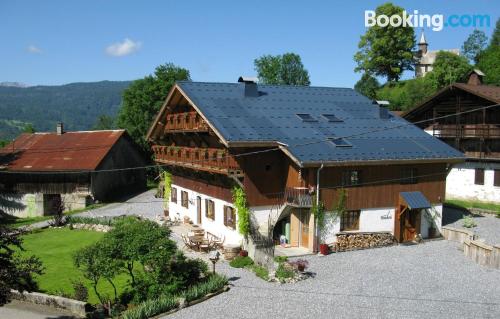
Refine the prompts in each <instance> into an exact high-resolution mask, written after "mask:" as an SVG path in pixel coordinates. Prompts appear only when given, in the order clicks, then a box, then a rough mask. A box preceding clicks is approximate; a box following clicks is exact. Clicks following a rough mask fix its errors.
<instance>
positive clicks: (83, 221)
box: [67, 216, 116, 226]
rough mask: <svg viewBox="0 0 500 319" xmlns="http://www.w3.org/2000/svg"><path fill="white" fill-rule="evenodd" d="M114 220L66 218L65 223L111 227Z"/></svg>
mask: <svg viewBox="0 0 500 319" xmlns="http://www.w3.org/2000/svg"><path fill="white" fill-rule="evenodd" d="M115 219H116V218H112V217H83V216H68V217H67V221H68V223H70V225H71V224H88V225H106V226H113V224H114V223H115Z"/></svg>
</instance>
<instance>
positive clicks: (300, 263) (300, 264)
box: [292, 245, 328, 272]
mask: <svg viewBox="0 0 500 319" xmlns="http://www.w3.org/2000/svg"><path fill="white" fill-rule="evenodd" d="M327 247H328V245H327ZM292 265H293V266H294V267H295V268H297V270H298V271H300V272H304V271H305V270H306V268H307V267H309V262H308V261H307V260H305V259H297V260H296V261H294V262H292Z"/></svg>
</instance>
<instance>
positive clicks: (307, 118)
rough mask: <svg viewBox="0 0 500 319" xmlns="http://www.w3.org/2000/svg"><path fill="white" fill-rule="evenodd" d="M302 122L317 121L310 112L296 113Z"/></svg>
mask: <svg viewBox="0 0 500 319" xmlns="http://www.w3.org/2000/svg"><path fill="white" fill-rule="evenodd" d="M296 115H297V116H298V117H299V118H300V119H301V120H302V121H303V122H317V121H318V120H316V119H315V118H314V117H312V115H311V114H307V113H301V114H296Z"/></svg>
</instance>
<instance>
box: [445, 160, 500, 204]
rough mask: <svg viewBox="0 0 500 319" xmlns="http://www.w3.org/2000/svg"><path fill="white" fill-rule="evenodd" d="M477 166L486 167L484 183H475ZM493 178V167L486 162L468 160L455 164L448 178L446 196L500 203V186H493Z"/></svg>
mask: <svg viewBox="0 0 500 319" xmlns="http://www.w3.org/2000/svg"><path fill="white" fill-rule="evenodd" d="M476 167H477V168H484V169H485V171H484V185H476V184H474V177H475V168H476ZM497 169H500V167H499V168H497ZM493 178H494V171H493V167H488V166H486V167H485V165H484V164H480V163H470V162H467V163H464V164H462V165H458V166H455V167H454V168H453V169H452V170H451V171H450V173H449V174H448V177H447V178H446V198H449V199H465V200H477V201H483V202H495V203H500V187H498V186H493Z"/></svg>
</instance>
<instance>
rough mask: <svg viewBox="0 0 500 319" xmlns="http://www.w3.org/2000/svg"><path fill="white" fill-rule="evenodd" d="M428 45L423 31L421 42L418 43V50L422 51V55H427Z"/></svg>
mask: <svg viewBox="0 0 500 319" xmlns="http://www.w3.org/2000/svg"><path fill="white" fill-rule="evenodd" d="M428 45H429V44H428V43H427V40H425V34H424V30H422V34H421V35H420V41H418V50H419V51H420V55H425V54H426V53H427V47H428Z"/></svg>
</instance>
